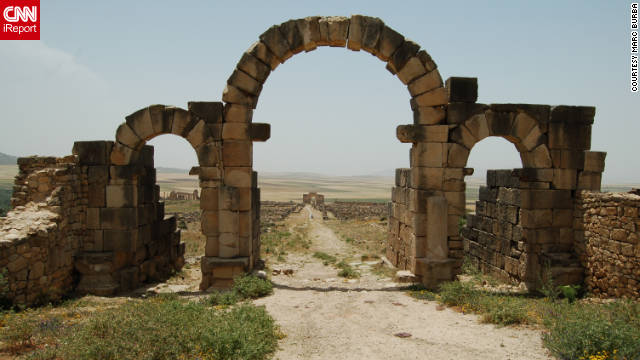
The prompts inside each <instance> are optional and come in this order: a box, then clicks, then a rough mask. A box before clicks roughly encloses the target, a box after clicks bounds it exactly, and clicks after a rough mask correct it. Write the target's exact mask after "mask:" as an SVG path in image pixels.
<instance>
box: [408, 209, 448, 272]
mask: <svg viewBox="0 0 640 360" xmlns="http://www.w3.org/2000/svg"><path fill="white" fill-rule="evenodd" d="M447 207H448V204H447V200H446V199H445V198H444V197H442V196H430V197H429V198H427V236H426V237H427V246H426V254H425V257H426V258H428V259H432V260H442V259H446V258H447V256H448V253H449V247H448V245H447V234H448V224H447V221H442V219H445V218H447ZM420 255H421V254H416V257H422V256H420Z"/></svg>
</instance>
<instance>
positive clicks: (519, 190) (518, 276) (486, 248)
mask: <svg viewBox="0 0 640 360" xmlns="http://www.w3.org/2000/svg"><path fill="white" fill-rule="evenodd" d="M522 174H523V170H522V169H515V170H489V171H488V172H487V186H483V187H480V193H479V197H480V199H479V201H477V202H476V213H475V215H467V223H466V225H465V226H464V227H463V228H462V229H461V230H462V236H463V240H464V242H465V244H464V245H465V252H466V253H467V255H468V256H469V257H470V259H471V260H472V261H473V262H474V263H475V264H477V265H478V266H479V268H480V269H481V270H483V271H484V272H485V273H490V274H492V275H494V276H496V277H498V278H502V279H504V280H510V281H513V282H520V281H525V280H526V279H531V282H532V283H531V285H534V286H535V285H536V283H535V281H536V280H539V279H535V277H536V276H537V277H538V278H541V276H544V275H545V274H543V273H541V270H542V271H545V268H546V267H548V270H549V271H551V272H552V274H553V276H554V280H555V282H556V283H557V284H560V285H564V284H577V283H580V282H581V281H582V277H583V269H582V267H581V266H580V263H579V261H578V258H577V255H576V253H575V251H574V249H573V228H572V227H573V223H572V217H573V199H572V193H571V191H569V190H554V191H546V192H544V193H540V192H538V191H535V190H531V189H528V188H527V186H528V184H527V183H526V182H525V181H522V180H521V176H522ZM532 208H533V210H531V209H532ZM532 217H533V218H534V220H535V221H533V222H532V221H531V218H532ZM534 241H535V242H534ZM540 266H542V269H540Z"/></svg>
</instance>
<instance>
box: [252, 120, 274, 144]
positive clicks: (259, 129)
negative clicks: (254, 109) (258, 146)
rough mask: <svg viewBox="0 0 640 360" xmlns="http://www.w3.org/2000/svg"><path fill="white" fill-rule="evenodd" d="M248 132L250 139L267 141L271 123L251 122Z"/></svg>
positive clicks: (269, 135)
mask: <svg viewBox="0 0 640 360" xmlns="http://www.w3.org/2000/svg"><path fill="white" fill-rule="evenodd" d="M250 132H251V141H267V140H269V138H270V137H271V125H270V124H262V123H252V124H251V129H250Z"/></svg>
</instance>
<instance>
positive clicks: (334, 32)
mask: <svg viewBox="0 0 640 360" xmlns="http://www.w3.org/2000/svg"><path fill="white" fill-rule="evenodd" d="M318 24H319V26H320V38H321V39H322V40H323V42H324V39H325V36H326V44H327V45H330V46H334V47H344V46H346V45H347V37H348V34H349V18H348V17H344V16H326V17H322V18H320V20H318ZM325 34H326V35H325ZM323 45H324V44H323Z"/></svg>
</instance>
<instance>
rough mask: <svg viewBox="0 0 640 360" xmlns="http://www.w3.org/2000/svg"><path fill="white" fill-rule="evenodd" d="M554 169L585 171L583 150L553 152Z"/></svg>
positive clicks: (551, 152) (551, 153)
mask: <svg viewBox="0 0 640 360" xmlns="http://www.w3.org/2000/svg"><path fill="white" fill-rule="evenodd" d="M549 153H550V155H551V161H552V163H553V167H555V168H561V169H583V168H584V161H585V153H586V151H583V150H551V151H549Z"/></svg>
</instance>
